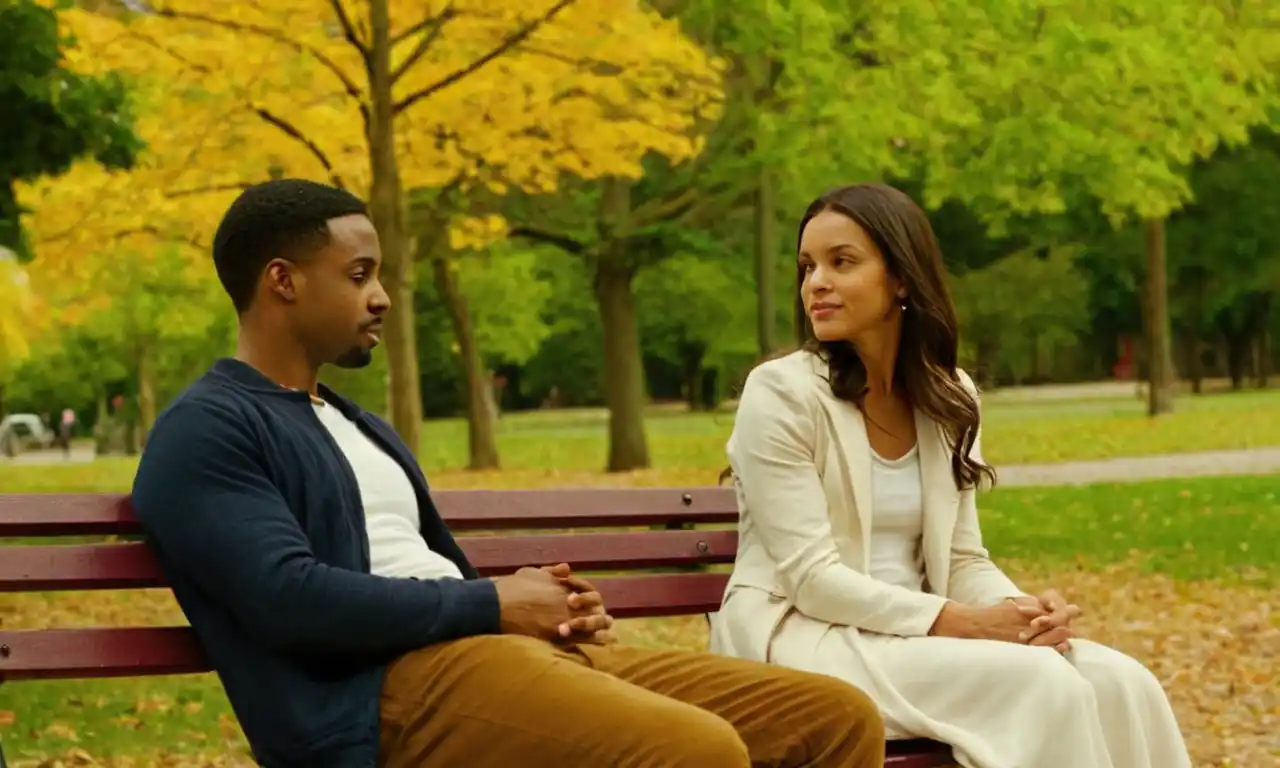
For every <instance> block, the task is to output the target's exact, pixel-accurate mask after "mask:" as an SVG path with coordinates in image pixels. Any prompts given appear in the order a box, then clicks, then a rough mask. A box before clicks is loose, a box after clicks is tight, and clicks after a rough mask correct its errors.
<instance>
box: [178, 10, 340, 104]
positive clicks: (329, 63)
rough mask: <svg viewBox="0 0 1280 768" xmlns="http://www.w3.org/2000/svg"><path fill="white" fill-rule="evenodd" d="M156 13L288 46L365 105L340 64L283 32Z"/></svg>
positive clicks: (195, 15)
mask: <svg viewBox="0 0 1280 768" xmlns="http://www.w3.org/2000/svg"><path fill="white" fill-rule="evenodd" d="M333 1H334V3H335V4H336V3H338V2H340V0H333ZM156 13H157V14H158V15H160V16H165V17H167V18H171V19H185V20H187V21H198V22H202V23H204V24H211V25H213V26H215V27H222V28H223V29H229V30H231V31H233V32H243V33H247V34H252V35H257V36H258V37H264V38H266V39H268V40H273V41H275V42H277V43H282V44H284V45H287V46H289V47H290V48H292V49H293V50H295V51H297V52H299V53H305V54H307V55H308V56H311V57H313V58H314V59H315V60H316V61H318V62H320V63H321V64H322V65H324V67H325V68H326V69H328V70H329V71H330V72H332V73H333V76H334V77H336V78H338V81H339V82H341V83H342V88H343V90H345V91H346V92H347V95H348V96H350V97H351V98H353V99H355V100H356V103H358V104H363V103H364V94H363V93H362V92H361V90H360V87H359V86H357V85H356V84H355V81H353V80H352V79H351V78H350V77H348V76H347V73H345V72H343V71H342V68H341V67H339V66H338V63H337V62H336V61H334V60H333V59H331V58H329V57H328V56H326V55H325V54H324V53H322V52H321V51H319V50H317V49H316V48H314V47H312V46H310V45H303V44H302V43H299V42H298V41H297V40H293V39H291V38H289V37H288V36H287V35H285V34H284V33H283V32H281V31H279V30H276V29H271V28H270V27H264V26H261V25H259V24H244V23H241V22H238V21H230V20H227V19H218V18H214V17H213V16H206V15H205V14H203V13H188V12H186V11H174V10H170V9H164V10H160V11H156ZM356 45H357V47H359V48H360V50H362V51H363V50H364V49H363V47H361V46H360V45H359V43H356Z"/></svg>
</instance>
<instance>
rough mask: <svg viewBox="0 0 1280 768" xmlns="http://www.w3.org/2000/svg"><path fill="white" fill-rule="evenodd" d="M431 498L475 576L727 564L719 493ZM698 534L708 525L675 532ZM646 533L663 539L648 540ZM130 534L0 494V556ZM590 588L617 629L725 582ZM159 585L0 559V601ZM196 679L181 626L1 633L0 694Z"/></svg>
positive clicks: (933, 759)
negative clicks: (66, 684) (533, 568)
mask: <svg viewBox="0 0 1280 768" xmlns="http://www.w3.org/2000/svg"><path fill="white" fill-rule="evenodd" d="M432 497H433V498H434V499H435V501H436V504H437V505H438V506H439V508H440V512H441V515H442V516H443V517H444V519H445V521H446V522H447V523H448V524H449V527H450V528H451V529H452V530H453V531H454V532H455V533H456V534H458V541H459V543H460V544H461V546H462V549H463V550H464V551H465V552H466V554H467V558H468V559H469V560H470V561H471V562H472V563H473V564H474V565H475V566H476V567H477V568H478V569H479V570H480V572H481V573H482V574H485V575H488V576H495V575H501V574H504V573H511V572H512V571H515V570H516V569H517V568H520V567H523V566H526V565H550V564H553V563H560V562H567V563H569V564H570V565H571V566H573V568H574V569H575V570H577V571H608V572H623V573H625V572H628V571H646V570H649V571H651V570H652V569H655V568H678V567H681V566H700V565H713V564H724V563H731V562H733V558H734V555H735V553H736V552H737V545H738V535H737V531H735V530H732V529H728V530H726V529H724V526H726V525H731V524H733V523H735V522H736V521H737V518H738V511H737V505H736V501H735V498H734V494H733V490H732V489H731V488H715V487H700V488H628V489H613V488H601V489H595V488H583V489H555V490H511V491H489V490H467V491H456V490H455V491H436V492H434V493H433V494H432ZM697 524H702V525H718V526H720V527H719V528H718V529H712V530H688V528H690V527H691V526H693V525H697ZM659 526H660V527H661V528H662V529H663V530H652V528H654V527H659ZM566 529H567V530H571V531H573V532H572V533H565V532H563V531H565V530H566ZM598 529H606V530H598ZM610 529H611V530H610ZM627 529H632V530H627ZM635 529H639V530H635ZM549 530H555V531H560V532H558V533H546V531H549ZM515 531H518V532H519V533H512V532H515ZM538 531H542V533H539V532H538ZM140 532H141V531H140V528H139V526H138V522H137V520H136V519H135V518H134V516H133V510H132V508H131V507H130V504H129V498H128V496H124V495H106V494H16V495H15V494H7V495H6V494H0V544H4V543H5V542H4V541H3V540H4V539H12V538H16V537H40V538H44V537H51V538H58V537H102V536H108V537H110V536H129V535H134V534H138V533H140ZM494 534H501V535H494ZM592 581H593V582H594V583H595V584H596V585H597V586H598V587H599V588H600V591H601V592H602V593H603V594H604V598H605V601H606V604H607V605H608V606H609V610H610V612H611V613H613V614H614V615H616V616H618V617H622V618H626V617H644V616H676V615H683V614H698V613H705V612H711V611H715V610H716V609H717V608H719V605H720V599H721V597H722V595H723V592H724V588H725V584H726V583H727V581H728V574H727V573H723V572H719V573H707V572H694V573H651V572H650V573H631V574H629V575H607V576H603V577H598V578H593V579H592ZM163 586H166V585H165V580H164V576H163V574H161V572H160V567H159V565H158V563H157V562H156V559H155V557H154V555H153V554H152V553H151V550H150V549H149V548H148V547H147V545H146V544H144V543H142V542H137V541H133V542H123V543H119V542H116V543H110V542H96V543H81V542H76V543H70V544H61V545H48V544H43V543H42V544H35V545H28V544H20V545H16V546H7V547H4V548H3V549H2V550H0V592H35V591H50V590H72V589H76V590H82V589H141V588H148V587H163ZM208 670H209V666H208V663H207V662H206V661H205V658H204V654H203V652H202V651H201V650H200V646H199V644H198V643H197V642H196V640H195V636H194V634H193V633H192V631H191V629H190V628H189V627H108V628H92V629H46V630H19V631H0V682H4V681H6V680H30V679H38V678H78V677H120V676H129V675H159V674H176V673H188V672H206V671H208ZM888 749H889V756H888V757H887V758H886V759H885V763H884V764H885V766H886V768H940V767H941V766H949V765H952V764H953V763H952V762H951V756H950V755H951V752H950V750H949V749H948V748H947V747H946V746H945V745H943V744H937V743H935V742H930V741H926V740H921V739H914V740H909V741H897V742H891V743H890V744H889V746H888ZM2 764H3V755H2V754H0V765H2Z"/></svg>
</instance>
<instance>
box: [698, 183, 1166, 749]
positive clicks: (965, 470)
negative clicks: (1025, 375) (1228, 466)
mask: <svg viewBox="0 0 1280 768" xmlns="http://www.w3.org/2000/svg"><path fill="white" fill-rule="evenodd" d="M798 250H799V269H798V282H799V296H798V301H797V311H798V312H803V313H804V315H805V318H803V319H807V321H808V324H807V327H808V329H809V332H810V333H809V335H810V343H809V344H808V345H807V346H806V347H805V348H804V349H803V350H801V351H799V352H795V353H793V354H791V355H788V356H786V357H782V358H779V359H776V360H772V361H769V362H766V363H764V364H762V365H760V366H759V367H757V368H756V369H755V370H754V371H752V373H751V375H750V376H749V377H748V378H747V383H746V386H745V388H744V390H743V394H742V398H741V401H740V404H739V407H738V416H737V421H736V424H735V426H734V432H733V436H732V437H731V438H730V441H729V445H728V451H729V458H730V469H731V470H732V472H733V475H734V482H735V485H736V487H737V489H738V503H739V509H740V512H741V518H740V523H739V534H740V544H739V550H738V557H737V561H736V563H735V566H734V571H733V576H732V578H731V579H730V582H729V586H728V588H727V590H726V593H725V595H726V596H725V600H724V604H723V606H722V607H721V611H720V613H719V615H718V616H717V617H716V620H715V624H714V627H713V632H712V649H713V650H715V651H717V652H720V653H725V654H729V655H732V656H739V657H744V658H749V659H758V660H766V661H770V662H773V663H776V664H781V665H784V666H788V667H795V668H799V669H804V670H809V671H816V672H823V673H826V674H829V675H833V676H835V677H839V678H842V679H844V680H846V681H848V682H849V683H851V684H853V685H854V686H856V687H858V688H861V689H862V690H864V691H866V692H867V693H868V694H870V696H871V697H872V698H873V699H874V700H875V701H876V703H877V704H878V705H879V707H880V709H881V711H882V712H883V714H884V717H885V721H886V724H887V726H888V731H889V734H890V737H891V738H903V737H909V736H924V737H929V738H933V739H937V740H938V741H943V742H946V743H948V744H951V745H952V747H953V749H954V752H955V756H956V759H957V760H958V761H959V762H960V763H961V764H962V765H964V766H967V767H970V768H1180V767H1181V766H1187V767H1189V766H1190V765H1191V762H1190V758H1189V756H1188V754H1187V750H1186V747H1185V745H1184V743H1183V740H1182V736H1181V734H1180V733H1179V730H1178V725H1177V722H1176V721H1175V719H1174V716H1173V712H1172V710H1171V708H1170V706H1169V703H1168V700H1167V699H1166V697H1165V695H1164V692H1163V690H1162V689H1161V687H1160V683H1159V682H1158V681H1157V680H1156V678H1155V677H1154V676H1153V675H1152V674H1151V673H1150V672H1149V671H1147V669H1146V668H1144V667H1143V666H1142V665H1141V664H1139V663H1138V662H1137V661H1135V660H1133V659H1131V658H1129V657H1128V656H1125V655H1123V654H1121V653H1120V652H1118V651H1115V650H1112V649H1110V648H1107V647H1106V646H1103V645H1100V644H1097V643H1092V642H1089V641H1087V640H1082V639H1079V638H1078V637H1076V635H1075V632H1074V631H1073V629H1072V626H1071V621H1072V619H1074V618H1076V617H1077V616H1078V615H1079V609H1078V608H1077V607H1076V606H1074V605H1071V604H1069V603H1067V602H1066V601H1065V600H1064V599H1063V598H1062V597H1061V596H1060V595H1059V594H1058V593H1057V592H1056V591H1049V592H1046V593H1044V594H1042V595H1040V596H1038V597H1033V596H1031V595H1027V594H1025V593H1023V592H1022V591H1020V590H1019V589H1018V588H1017V587H1016V586H1014V584H1013V582H1012V581H1010V580H1009V579H1008V578H1007V577H1006V576H1005V575H1004V574H1003V573H1002V572H1001V571H1000V569H999V568H997V567H996V565H995V564H994V563H992V562H991V559H990V558H989V556H988V554H987V550H986V549H984V548H983V546H982V537H981V534H980V532H979V529H978V516H977V507H976V506H975V499H974V496H975V492H976V487H977V485H978V484H979V483H980V482H983V481H986V482H988V484H989V483H990V482H992V481H994V475H995V473H994V472H993V470H992V469H991V468H990V467H989V466H987V465H986V464H985V463H984V462H983V460H982V457H981V452H980V449H979V445H978V435H979V407H978V397H977V392H976V389H975V388H974V385H973V383H972V382H971V381H970V380H969V378H968V376H966V375H965V374H964V372H962V371H960V370H959V369H957V368H956V355H957V339H956V318H955V310H954V308H953V306H952V303H951V299H950V296H949V294H948V292H947V287H946V283H945V278H944V267H943V264H942V255H941V253H940V251H939V248H938V244H937V242H936V240H935V239H934V235H933V231H932V230H931V228H930V226H929V222H928V219H927V218H926V217H925V215H924V213H923V212H922V211H921V210H920V209H919V208H918V207H917V206H916V205H915V204H914V203H913V202H912V201H911V199H910V198H908V197H907V196H906V195H904V194H903V193H901V192H899V191H897V190H895V189H893V188H891V187H886V186H883V185H879V184H859V185H855V186H850V187H844V188H841V189H837V190H834V191H832V192H829V193H827V194H826V195H823V196H822V197H821V198H819V199H818V200H816V201H815V202H814V203H813V204H812V205H810V206H809V209H808V211H806V213H805V217H804V220H803V221H802V222H801V225H800V236H799V249H798Z"/></svg>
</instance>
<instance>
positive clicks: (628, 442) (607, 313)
mask: <svg viewBox="0 0 1280 768" xmlns="http://www.w3.org/2000/svg"><path fill="white" fill-rule="evenodd" d="M600 225H601V226H600V229H601V244H600V249H599V251H598V252H597V253H596V259H597V260H596V271H595V280H594V281H593V285H592V288H593V289H594V292H595V296H596V307H597V309H598V311H599V312H600V329H601V332H602V335H603V337H604V400H605V405H607V406H608V408H609V459H608V463H607V464H606V469H607V470H608V471H609V472H626V471H629V470H632V469H645V468H647V467H648V466H649V445H648V441H647V440H646V438H645V431H644V405H645V388H644V362H643V358H642V357H641V353H640V327H639V324H638V323H637V322H636V299H635V294H634V292H633V291H632V285H631V284H632V280H634V279H635V275H636V268H635V266H634V263H633V262H632V261H631V260H630V259H629V258H628V256H629V254H628V253H627V252H626V248H627V241H626V235H627V234H628V233H629V232H630V228H631V182H630V181H628V180H626V179H617V178H606V179H605V180H604V181H603V182H602V183H601V199H600Z"/></svg>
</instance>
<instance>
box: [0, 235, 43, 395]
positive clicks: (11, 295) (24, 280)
mask: <svg viewBox="0 0 1280 768" xmlns="http://www.w3.org/2000/svg"><path fill="white" fill-rule="evenodd" d="M41 304H42V302H41V301H40V299H39V296H38V295H37V294H36V292H35V291H34V290H32V287H31V279H30V277H29V276H28V275H27V272H26V271H25V270H24V269H23V268H22V265H21V264H19V263H18V257H17V255H16V254H15V253H13V252H12V251H10V250H8V249H7V248H3V247H0V416H3V415H4V397H3V391H4V387H5V385H6V384H8V383H9V378H10V377H11V376H12V375H13V371H14V369H15V368H16V367H17V366H18V364H19V363H21V362H22V361H23V360H25V359H26V358H27V356H28V355H29V354H30V353H31V340H32V338H33V337H34V336H35V335H36V333H37V332H38V331H39V330H40V328H41V323H40V320H41V319H42V318H43V317H44V313H43V312H42V311H41V309H40V308H41Z"/></svg>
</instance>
